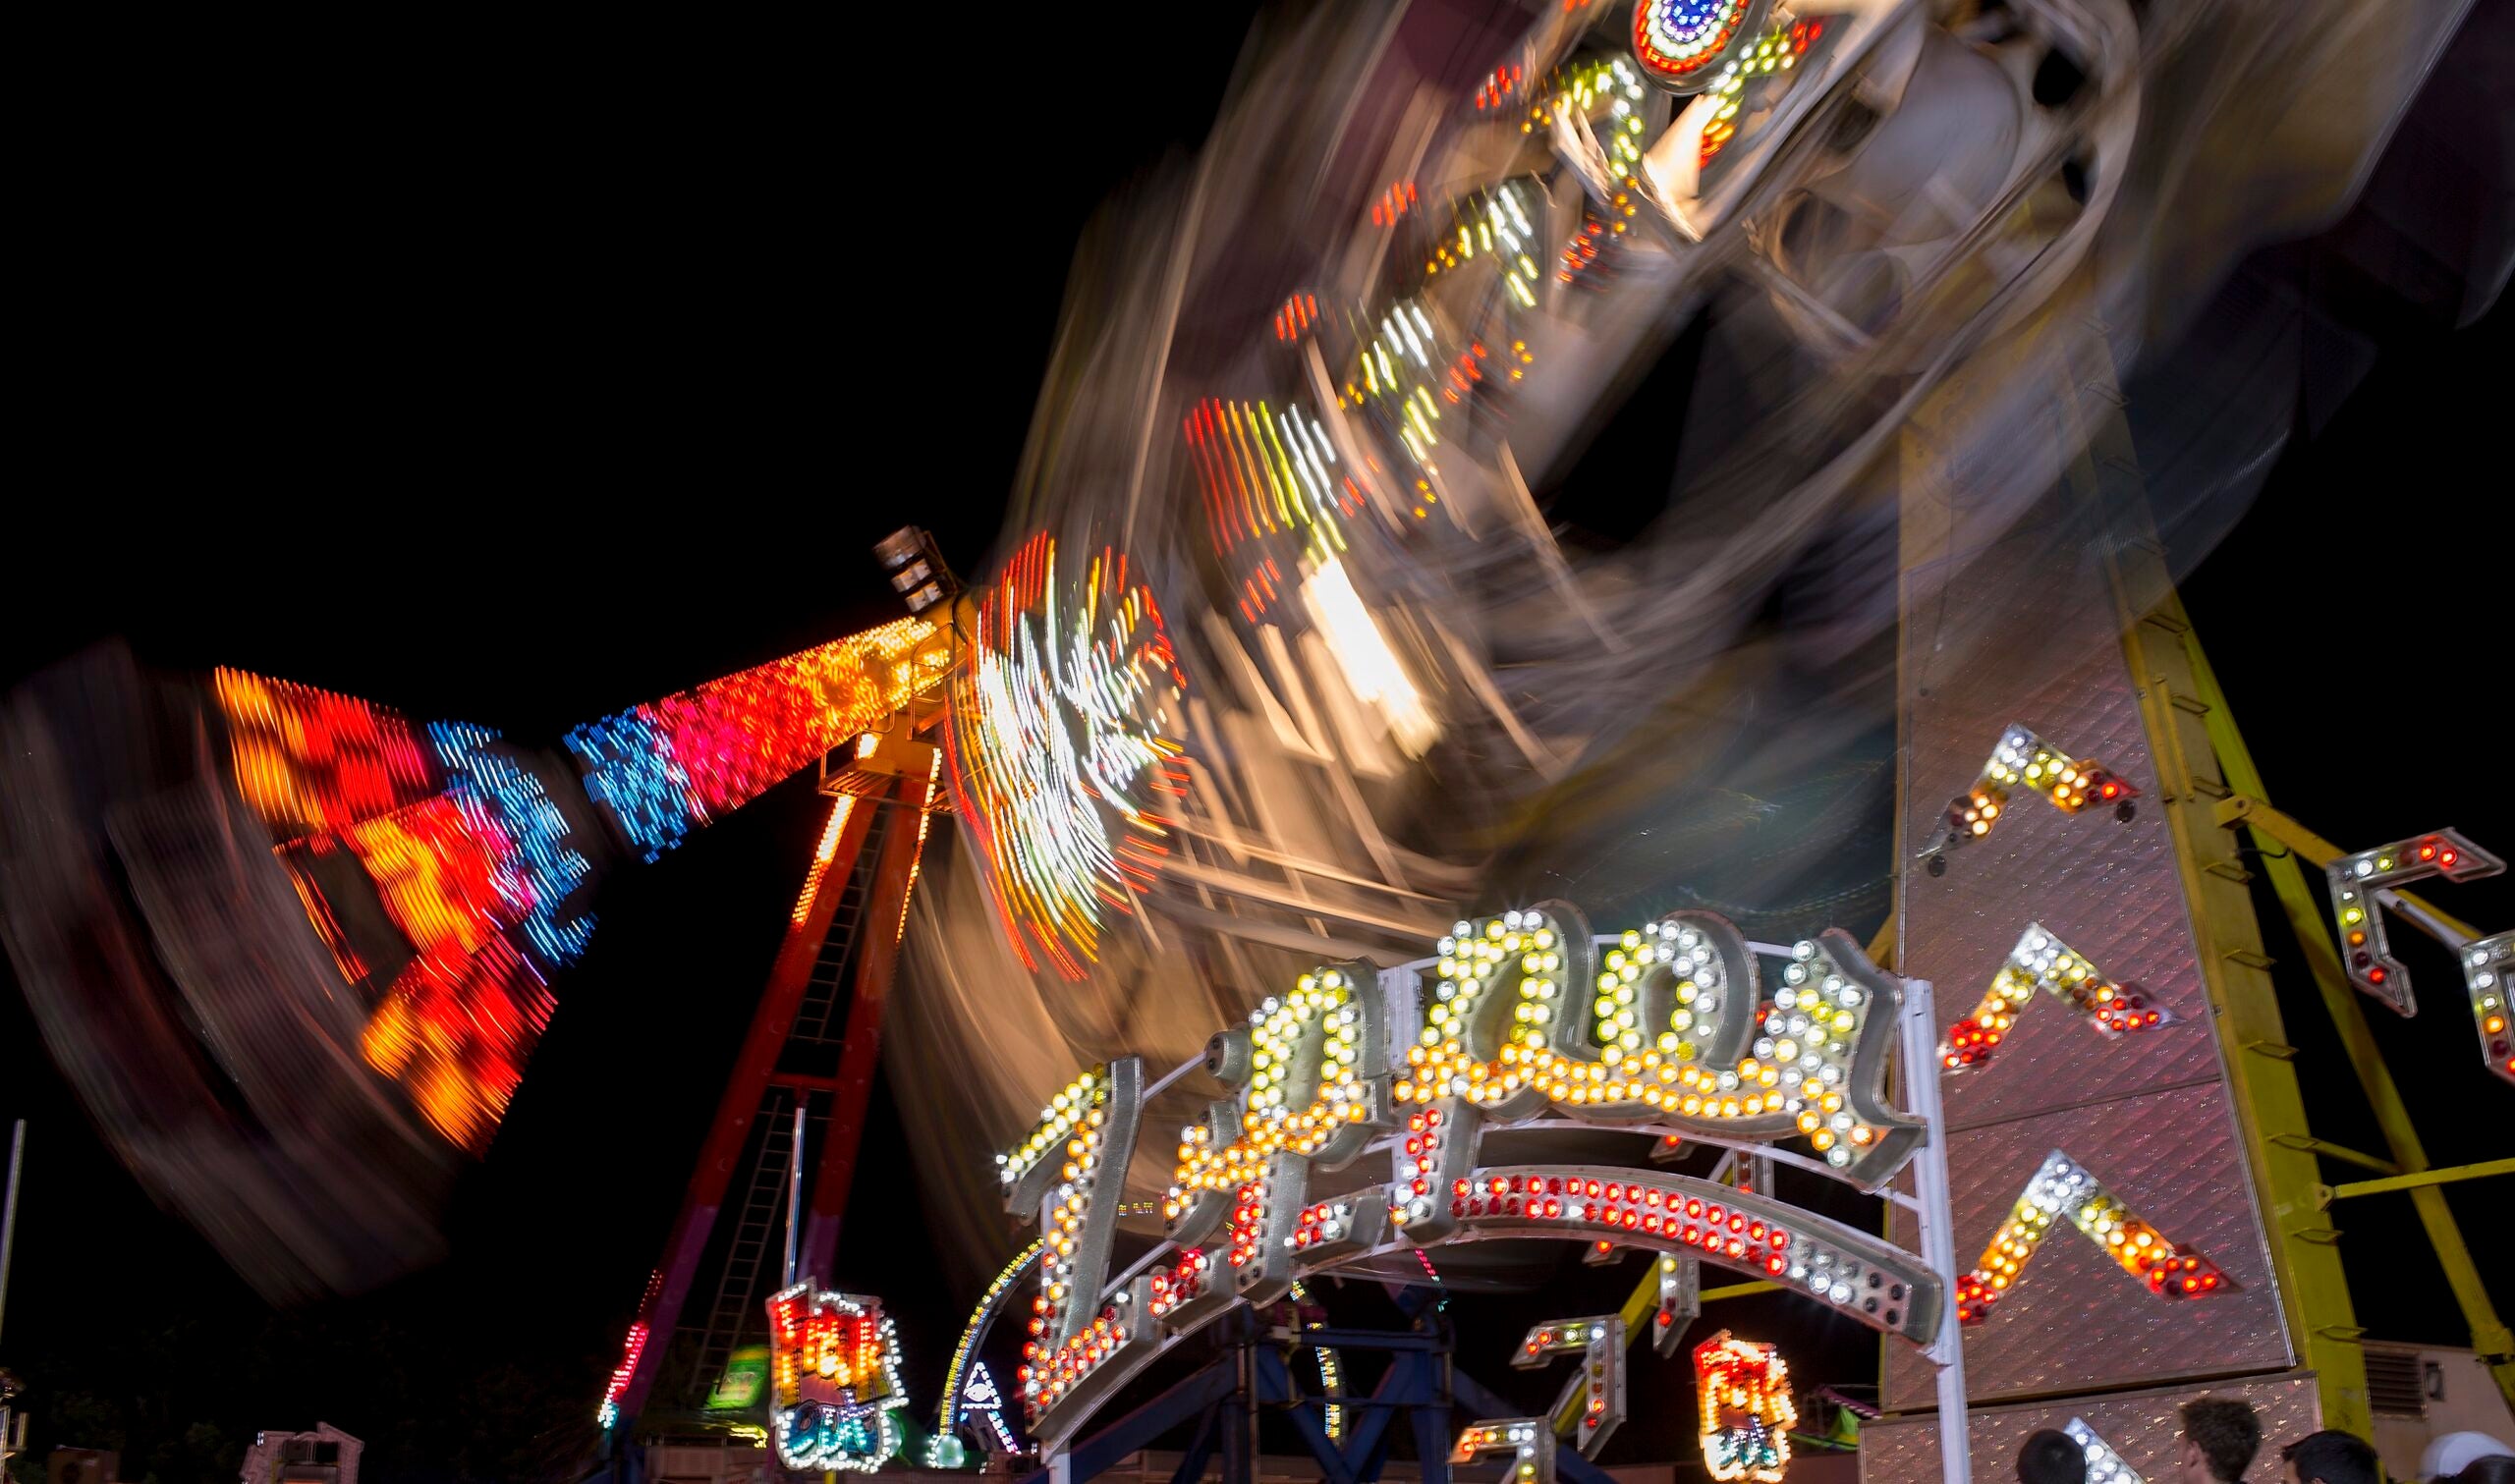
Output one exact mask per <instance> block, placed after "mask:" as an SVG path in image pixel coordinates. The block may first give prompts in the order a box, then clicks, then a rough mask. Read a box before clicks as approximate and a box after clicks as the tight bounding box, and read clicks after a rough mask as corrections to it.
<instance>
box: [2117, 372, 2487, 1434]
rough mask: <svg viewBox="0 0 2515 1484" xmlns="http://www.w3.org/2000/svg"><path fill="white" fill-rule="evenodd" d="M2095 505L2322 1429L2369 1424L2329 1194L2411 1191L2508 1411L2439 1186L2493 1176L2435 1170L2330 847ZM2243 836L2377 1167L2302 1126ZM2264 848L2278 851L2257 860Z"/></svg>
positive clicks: (2126, 523) (2466, 1256)
mask: <svg viewBox="0 0 2515 1484" xmlns="http://www.w3.org/2000/svg"><path fill="white" fill-rule="evenodd" d="M2088 431H2089V433H2090V437H2089V440H2088V445H2087V454H2086V455H2085V456H2084V457H2083V459H2082V460H2081V461H2080V465H2079V467H2078V469H2077V470H2076V473H2077V474H2078V476H2079V477H2080V478H2081V479H2082V480H2083V481H2084V482H2085V484H2086V485H2087V487H2089V488H2090V489H2091V490H2095V491H2100V487H2101V484H2102V482H2103V480H2102V478H2101V475H2100V474H2099V473H2098V469H2105V470H2109V471H2111V472H2113V473H2114V474H2115V475H2116V476H2118V477H2128V478H2132V479H2136V478H2137V477H2138V466H2137V465H2136V463H2135V462H2134V461H2133V458H2132V452H2131V449H2130V446H2129V445H2130V440H2129V434H2128V430H2127V428H2126V427H2125V426H2124V425H2123V423H2122V421H2121V419H2120V418H2118V417H2107V418H2105V419H2103V420H2102V422H2101V423H2100V424H2099V425H2098V426H2096V427H2092V428H2090V429H2089V430H2088ZM2096 504H2097V505H2098V507H2099V508H2101V509H2102V510H2103V512H2104V514H2105V515H2106V516H2107V517H2108V518H2109V521H2110V523H2111V524H2112V527H2113V530H2112V540H2111V542H2110V546H2109V550H2108V552H2107V557H2106V560H2107V564H2108V567H2109V568H2110V571H2111V575H2112V577H2113V583H2114V592H2115V597H2116V600H2117V602H2118V604H2119V605H2120V609H2121V615H2122V620H2123V647H2124V650H2125V652H2126V653H2127V654H2128V656H2129V658H2130V661H2131V665H2132V674H2133V678H2134V681H2135V683H2136V684H2137V686H2138V687H2139V691H2140V710H2141V716H2142V719H2143V721H2144V722H2145V723H2146V725H2147V730H2148V735H2149V742H2150V749H2151V752H2152V756H2153V758H2154V762H2155V766H2156V770H2157V783H2158V798H2157V802H2158V803H2159V804H2160V805H2162V806H2163V807H2164V809H2165V811H2166V819H2167V823H2168V825H2169V827H2170V829H2171V830H2172V832H2173V836H2174V841H2175V848H2176V849H2175V853H2176V856H2177V859H2178V863H2179V864H2180V865H2181V867H2182V872H2183V881H2184V897H2185V900H2186V902H2187V903H2188V904H2189V906H2190V908H2191V912H2192V922H2193V930H2194V936H2195V939H2196V943H2197V946H2198V948H2199V950H2200V954H2201V964H2202V970H2203V977H2204V979H2205V980H2206V981H2207V983H2208V990H2209V998H2210V1003H2211V1007H2212V1009H2213V1010H2215V1011H2216V1013H2217V1016H2218V1018H2219V1044H2220V1046H2221V1048H2222V1049H2223V1052H2224V1055H2225V1057H2226V1065H2227V1082H2228V1087H2229V1090H2230V1092H2231V1093H2232V1094H2233V1095H2234V1097H2235V1101H2236V1107H2237V1112H2238V1122H2239V1124H2240V1125H2241V1127H2242V1128H2243V1131H2244V1134H2245V1143H2246V1152H2247V1155H2248V1157H2249V1159H2250V1160H2251V1163H2252V1167H2253V1172H2254V1177H2255V1180H2256V1182H2258V1186H2259V1189H2260V1191H2261V1194H2262V1197H2263V1203H2264V1218H2265V1225H2266V1226H2267V1228H2268V1231H2269V1235H2270V1238H2271V1253H2272V1260H2273V1266H2274V1269H2275V1271H2276V1273H2277V1276H2278V1279H2279V1286H2280V1298H2281V1302H2282V1305H2283V1307H2284V1308H2285V1309H2286V1312H2287V1318H2288V1323H2289V1333H2290V1334H2291V1335H2292V1336H2294V1337H2296V1340H2297V1342H2298V1344H2299V1346H2300V1347H2302V1349H2303V1351H2304V1359H2305V1362H2306V1364H2307V1365H2308V1366H2310V1367H2311V1368H2312V1369H2313V1370H2314V1371H2315V1373H2316V1377H2317V1380H2318V1384H2319V1390H2320V1394H2321V1403H2322V1417H2323V1422H2324V1425H2326V1426H2330V1427H2340V1428H2345V1429H2347V1430H2349V1431H2351V1432H2354V1433H2357V1434H2358V1435H2359V1436H2361V1437H2366V1436H2369V1435H2370V1433H2369V1429H2370V1427H2371V1425H2372V1419H2371V1417H2370V1415H2369V1412H2368V1406H2367V1379H2366V1378H2367V1368H2366V1359H2365V1353H2364V1351H2363V1349H2362V1348H2361V1347H2360V1345H2359V1341H2360V1340H2361V1338H2362V1337H2363V1336H2364V1335H2365V1334H2366V1331H2365V1330H2364V1329H2363V1328H2362V1327H2361V1326H2360V1325H2359V1324H2358V1323H2357V1318H2356V1313H2355V1310H2354V1308H2353V1306H2352V1303H2351V1301H2350V1297H2349V1289H2348V1283H2347V1279H2346V1277H2345V1275H2344V1273H2343V1271H2342V1268H2341V1263H2340V1251H2339V1247H2338V1239H2339V1237H2340V1233H2339V1231H2338V1230H2337V1229H2336V1228H2334V1227H2333V1226H2332V1225H2331V1223H2330V1220H2329V1216H2328V1208H2329V1206H2330V1203H2331V1201H2332V1200H2333V1199H2334V1198H2335V1197H2336V1196H2337V1195H2338V1194H2339V1193H2340V1192H2343V1191H2345V1192H2347V1193H2349V1194H2352V1195H2357V1194H2374V1193H2376V1192H2377V1191H2380V1190H2392V1189H2399V1190H2406V1191H2408V1192H2409V1193H2410V1195H2411V1198H2412V1200H2413V1201H2414V1202H2416V1204H2417V1206H2418V1209H2419V1216H2420V1222H2421V1225H2422V1226H2423V1227H2424V1228H2425V1230H2426V1233H2427V1236H2428V1238H2429V1242H2430V1245H2431V1247H2433V1248H2434V1250H2435V1253H2436V1258H2437V1262H2438V1265H2439V1266H2440V1267H2441V1268H2443V1270H2444V1273H2445V1277H2446V1281H2447V1283H2448V1284H2449V1285H2450V1286H2451V1287H2452V1289H2453V1291H2454V1295H2455V1298H2456V1301H2457V1302H2458V1303H2459V1304H2460V1305H2461V1306H2462V1310H2463V1314H2464V1318H2465V1319H2466V1321H2467V1322H2468V1323H2469V1324H2470V1326H2471V1332H2472V1346H2473V1348H2474V1349H2475V1350H2477V1351H2479V1352H2480V1354H2481V1356H2482V1357H2483V1359H2484V1360H2485V1361H2486V1362H2487V1364H2488V1366H2489V1370H2490V1372H2491V1374H2492V1376H2493V1377H2494V1379H2495V1380H2496V1382H2497V1387H2498V1390H2499V1391H2500V1392H2501V1393H2502V1394H2504V1395H2505V1396H2506V1398H2507V1400H2508V1402H2509V1404H2510V1405H2515V1356H2510V1351H2515V1340H2510V1337H2509V1334H2508V1331H2507V1328H2506V1326H2505V1325H2504V1324H2503V1323H2502V1322H2501V1321H2500V1320H2499V1319H2498V1317H2497V1314H2496V1311H2495V1309H2494V1308H2493V1306H2492V1305H2491V1304H2490V1303H2489V1300H2488V1295H2487V1291H2486V1290H2485V1289H2484V1288H2483V1287H2482V1284H2481V1279H2480V1270H2479V1267H2478V1265H2477V1264H2475V1263H2474V1262H2473V1261H2472V1257H2471V1251H2470V1248H2469V1247H2468V1246H2467V1245H2466V1244H2465V1243H2464V1240H2463V1236H2462V1232H2461V1229H2460V1228H2459V1227H2458V1226H2457V1225H2456V1224H2455V1221H2454V1218H2453V1214H2452V1212H2451V1211H2450V1210H2449V1209H2448V1208H2447V1207H2446V1205H2445V1200H2444V1195H2443V1192H2442V1191H2441V1190H2440V1189H2438V1188H2437V1186H2439V1185H2441V1184H2443V1183H2445V1182H2446V1181H2447V1180H2450V1179H2468V1178H2476V1177H2477V1176H2479V1175H2482V1174H2489V1173H2498V1172H2497V1171H2495V1170H2493V1169H2491V1168H2489V1167H2464V1168H2463V1169H2462V1170H2460V1171H2455V1172H2439V1171H2434V1170H2432V1169H2431V1167H2430V1165H2429V1163H2428V1157H2427V1154H2426V1151H2425V1150H2423V1149H2422V1148H2421V1147H2420V1142H2419V1136H2418V1133H2417V1132H2416V1130H2415V1129H2413V1127H2411V1122H2410V1116H2409V1113H2408V1111H2407V1110H2406V1109H2405V1108H2404V1106H2403V1104H2402V1101H2401V1095H2400V1091H2399V1089H2398V1088H2396V1087H2395V1086H2394V1084H2393V1080H2392V1074H2391V1072H2389V1071H2388V1070H2387V1069H2386V1068H2385V1066H2384V1063H2383V1058H2382V1056H2381V1054H2380V1053H2379V1052H2378V1051H2377V1050H2376V1049H2375V1042H2374V1038H2373V1036H2372V1035H2371V1033H2370V1032H2369V1030H2368V1026H2367V1020H2366V1016H2365V1013H2364V1009H2363V1007H2362V1006H2361V1005H2360V1003H2359V996H2358V994H2357V993H2356V992H2355V991H2354V990H2353V989H2351V988H2350V986H2349V983H2348V980H2347V978H2346V976H2344V975H2343V974H2342V973H2341V970H2340V962H2339V958H2338V951H2337V949H2336V947H2335V946H2334V945H2333V943H2332V941H2331V939H2330V937H2329V931H2330V930H2329V928H2328V927H2327V926H2326V925H2325V923H2324V921H2323V913H2322V909H2321V904H2320V902H2319V898H2318V897H2317V895H2316V894H2315V892H2314V891H2313V890H2312V888H2311V886H2310V885H2309V883H2308V882H2307V879H2306V877H2305V873H2304V871H2303V869H2302V868H2301V864H2300V862H2301V861H2302V862H2304V863H2307V864H2312V865H2314V866H2317V867H2320V866H2322V865H2326V864H2328V863H2329V862H2330V861H2331V860H2333V859H2335V858H2337V857H2338V856H2339V855H2340V854H2341V853H2342V852H2340V851H2338V850H2337V849H2335V848H2334V847H2332V846H2331V845H2329V844H2328V843H2327V842H2324V841H2322V840H2320V839H2319V838H2317V837H2315V836H2314V835H2313V834H2312V833H2311V832H2309V831H2307V830H2305V829H2304V828H2303V827H2302V826H2300V825H2298V824H2296V822H2295V821H2294V820H2291V819H2289V818H2287V816H2285V815H2283V814H2280V813H2278V811H2277V810H2274V809H2271V808H2270V807H2269V806H2268V805H2267V804H2265V803H2264V802H2262V795H2263V785H2262V778H2261V774H2260V772H2259V771H2258V770H2257V769H2256V768H2255V766H2254V763H2253V755H2252V753H2251V751H2250V750H2249V749H2247V747H2246V746H2245V743H2244V738H2243V735H2242V734H2241V733H2240V732H2239V731H2238V730H2237V728H2236V724H2235V718H2234V717H2233V716H2232V715H2231V714H2230V713H2229V711H2228V707H2227V701H2226V696H2225V694H2224V692H2222V691H2221V690H2220V689H2219V687H2218V684H2217V677H2216V676H2215V674H2214V673H2212V672H2211V670H2210V668H2209V664H2208V659H2207V657H2206V656H2205V655H2204V654H2203V652H2202V648H2201V643H2200V639H2199V638H2198V636H2197V635H2196V634H2194V632H2193V631H2192V624H2191V620H2190V617H2189V616H2188V615H2187V614H2186V613H2185V612H2184V610H2183V605H2182V600H2181V599H2180V598H2179V597H2178V596H2177V595H2176V593H2175V591H2174V586H2173V583H2172V580H2171V578H2170V577H2169V576H2168V574H2167V572H2166V569H2165V563H2164V551H2163V549H2162V548H2161V547H2160V546H2158V544H2157V543H2156V540H2155V537H2154V534H2153V532H2152V530H2151V529H2150V528H2149V527H2148V525H2147V512H2146V508H2145V505H2144V504H2143V503H2142V502H2141V500H2140V499H2139V498H2138V494H2137V492H2136V491H2128V490H2119V489H2116V490H2114V491H2111V492H2109V497H2108V493H2107V492H2098V493H2097V494H2096ZM2247 828H2250V829H2251V830H2252V832H2253V834H2254V837H2255V839H2254V844H2255V845H2256V846H2257V847H2260V848H2263V849H2257V851H2256V852H2255V856H2254V858H2255V859H2257V860H2259V861H2260V862H2261V864H2262V866H2263V868H2264V873H2265V874H2266V875H2267V876H2268V878H2269V882H2270V886H2271V889H2272V891H2273V893H2274V894H2275V896H2276V897H2277V899H2278V901H2279V904H2280V907H2281V908H2282V910H2283V911H2284V912H2285V913H2286V915H2287V917H2288V920H2289V925H2290V927H2291V928H2292V930H2293V931H2294V933H2295V936H2296V939H2297V941H2298V943H2299V944H2300V945H2301V950H2302V952H2303V954H2304V956H2305V959H2306V966H2307V968H2308V969H2309V970H2310V971H2311V973H2312V976H2313V978H2314V980H2315V982H2316V986H2317V989H2318V990H2319V993H2320V996H2321V999H2322V1003H2323V1008H2324V1010H2325V1012H2326V1013H2327V1014H2328V1015H2329V1017H2331V1021H2332V1024H2333V1025H2334V1026H2335V1028H2337V1029H2338V1031H2339V1032H2340V1038H2341V1042H2342V1044H2343V1046H2344V1047H2345V1048H2346V1050H2347V1052H2348V1055H2349V1061H2350V1064H2351V1067H2352V1069H2353V1070H2354V1071H2355V1072H2356V1073H2357V1076H2358V1081H2359V1085H2360V1087H2361V1088H2362V1089H2363V1091H2364V1092H2365V1094H2366V1098H2367V1102H2368V1104H2369V1106H2370V1108H2371V1109H2372V1110H2373V1112H2374V1114H2375V1120H2376V1123H2377V1125H2378V1127H2380V1128H2381V1129H2382V1130H2383V1133H2384V1138H2385V1143H2386V1146H2387V1150H2388V1152H2389V1154H2390V1156H2391V1157H2390V1158H2389V1159H2384V1158H2380V1157H2377V1156H2374V1155H2369V1154H2363V1153H2360V1152H2359V1151H2357V1150H2354V1149H2347V1148H2343V1147H2342V1146H2340V1145H2336V1144H2332V1143H2330V1142H2328V1141H2326V1140H2322V1139H2319V1138H2316V1137H2315V1136H2314V1135H2313V1133H2312V1131H2311V1128H2310V1126H2309V1123H2308V1120H2307V1117H2306V1106H2305V1101H2304V1097H2303V1094H2302V1091H2301V1089H2300V1087H2299V1085H2298V1080H2297V1074H2296V1071H2295V1068H2294V1066H2293V1065H2292V1063H2293V1059H2294V1058H2295V1056H2296V1049H2295V1047H2294V1046H2292V1045H2290V1044H2289V1042H2288V1039H2287V1036H2286V1032H2285V1026H2284V1023H2283V1022H2282V1020H2281V1018H2280V1012H2279V1004H2278V998H2277V995H2276V992H2275V989H2274V986H2273V983H2272V980H2271V975H2270V969H2271V966H2272V964H2271V960H2270V958H2269V956H2268V955H2267V954H2265V953H2264V951H2263V946H2262V937H2261V923H2260V920H2259V918H2258V917H2257V916H2256V915H2255V912H2254V906H2253V893H2252V882H2253V879H2254V873H2253V870H2252V868H2251V867H2250V866H2249V864H2248V863H2247V860H2246V858H2245V852H2244V850H2243V838H2242V835H2241V833H2240V832H2242V831H2244V830H2245V829H2247ZM2274 843H2275V844H2276V845H2279V846H2284V847H2286V849H2285V850H2284V851H2274V850H2271V849H2267V848H2268V847H2271V846H2272V845H2274ZM2421 905H2422V906H2424V904H2421ZM2430 910H2431V912H2432V911H2433V909H2432V908H2431V909H2430ZM2434 915H2435V916H2436V917H2437V918H2438V919H2439V920H2440V921H2442V922H2444V923H2446V924H2448V925H2449V929H2450V930H2455V931H2465V932H2466V933H2467V935H2469V934H2468V932H2467V930H2465V929H2462V928H2461V926H2460V924H2456V923H2453V921H2452V919H2451V918H2447V917H2445V916H2444V915H2443V914H2442V913H2434ZM2318 1158H2325V1159H2333V1160H2337V1161H2340V1162H2342V1163H2344V1164H2351V1165H2356V1166H2358V1167H2360V1168H2362V1169H2369V1170H2374V1171H2376V1172H2377V1173H2378V1174H2379V1176H2381V1177H2382V1178H2380V1179H2377V1180H2373V1181H2362V1182H2356V1183H2354V1184H2346V1185H2341V1186H2332V1185H2327V1184H2324V1183H2322V1182H2321V1179H2320V1172H2319V1168H2318V1166H2317V1163H2316V1161H2317V1159H2318Z"/></svg>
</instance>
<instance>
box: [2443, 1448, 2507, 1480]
mask: <svg viewBox="0 0 2515 1484" xmlns="http://www.w3.org/2000/svg"><path fill="white" fill-rule="evenodd" d="M2451 1484H2515V1457H2509V1456H2508V1455H2505V1454H2490V1455H2489V1456H2488V1457H2486V1458H2474V1459H2472V1460H2471V1461H2470V1462H2469V1463H2466V1464H2464V1465H2463V1471H2462V1472H2461V1473H2458V1474H2456V1475H2454V1477H2453V1479H2452V1481H2451Z"/></svg>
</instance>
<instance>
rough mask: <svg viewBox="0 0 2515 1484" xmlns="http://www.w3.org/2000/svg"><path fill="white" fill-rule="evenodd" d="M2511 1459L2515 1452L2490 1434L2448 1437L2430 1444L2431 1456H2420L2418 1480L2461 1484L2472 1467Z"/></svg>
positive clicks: (2467, 1434) (2449, 1434)
mask: <svg viewBox="0 0 2515 1484" xmlns="http://www.w3.org/2000/svg"><path fill="white" fill-rule="evenodd" d="M2504 1457H2515V1449H2509V1448H2508V1447H2507V1446H2506V1445H2505V1444H2503V1443H2500V1442H2498V1441H2497V1440H2496V1439H2495V1438H2492V1437H2490V1436H2489V1435H2488V1434H2487V1433H2447V1434H2445V1436H2443V1437H2441V1438H2438V1439H2437V1440H2435V1441H2434V1442H2432V1443H2431V1444H2429V1445H2428V1452H2426V1453H2425V1454H2422V1455H2421V1456H2420V1458H2419V1476H2420V1477H2421V1478H2422V1479H2427V1480H2433V1481H2436V1484H2443V1481H2445V1480H2449V1479H2450V1480H2453V1481H2455V1484H2461V1480H2462V1476H2463V1475H2464V1474H2465V1473H2466V1472H2468V1471H2469V1470H2470V1469H2471V1467H2472V1465H2474V1464H2476V1463H2480V1462H2483V1461H2486V1460H2487V1459H2489V1458H2504ZM2475 1477H2480V1476H2477V1475H2476V1476H2475Z"/></svg>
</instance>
